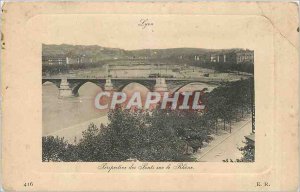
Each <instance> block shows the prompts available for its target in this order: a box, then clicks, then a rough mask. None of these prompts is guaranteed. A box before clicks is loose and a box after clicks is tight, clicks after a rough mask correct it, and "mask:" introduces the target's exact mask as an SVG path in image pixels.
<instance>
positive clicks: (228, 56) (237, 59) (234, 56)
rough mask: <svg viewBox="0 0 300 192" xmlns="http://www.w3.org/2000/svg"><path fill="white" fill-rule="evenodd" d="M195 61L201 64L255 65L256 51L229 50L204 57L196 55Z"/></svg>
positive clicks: (204, 55)
mask: <svg viewBox="0 0 300 192" xmlns="http://www.w3.org/2000/svg"><path fill="white" fill-rule="evenodd" d="M194 61H197V62H199V63H227V64H243V63H249V64H254V51H252V50H248V49H246V50H228V51H220V52H214V53H207V54H203V55H194Z"/></svg>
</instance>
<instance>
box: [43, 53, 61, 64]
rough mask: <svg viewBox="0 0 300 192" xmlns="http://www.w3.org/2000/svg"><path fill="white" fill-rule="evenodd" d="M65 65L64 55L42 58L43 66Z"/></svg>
mask: <svg viewBox="0 0 300 192" xmlns="http://www.w3.org/2000/svg"><path fill="white" fill-rule="evenodd" d="M66 63H67V57H66V56H64V55H54V56H53V55H47V56H44V55H43V56H42V64H43V65H63V64H66Z"/></svg>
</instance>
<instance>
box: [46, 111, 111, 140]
mask: <svg viewBox="0 0 300 192" xmlns="http://www.w3.org/2000/svg"><path fill="white" fill-rule="evenodd" d="M91 123H93V124H95V125H97V127H100V125H101V124H103V125H107V124H108V117H107V115H106V116H102V117H100V118H95V119H91V120H88V121H85V122H83V123H80V124H77V125H73V126H70V127H66V128H64V129H61V130H58V131H55V132H52V133H49V134H46V135H43V136H54V137H56V136H58V137H64V139H65V140H66V141H68V143H70V144H74V143H76V142H78V141H79V140H80V139H81V138H82V132H83V131H85V130H86V129H87V128H88V127H89V125H90V124H91Z"/></svg>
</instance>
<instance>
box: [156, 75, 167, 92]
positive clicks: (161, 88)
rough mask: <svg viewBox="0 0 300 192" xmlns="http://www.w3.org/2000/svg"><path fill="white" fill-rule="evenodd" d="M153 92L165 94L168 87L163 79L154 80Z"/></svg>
mask: <svg viewBox="0 0 300 192" xmlns="http://www.w3.org/2000/svg"><path fill="white" fill-rule="evenodd" d="M154 91H157V92H167V91H168V86H167V84H166V80H165V78H156V84H155V86H154Z"/></svg>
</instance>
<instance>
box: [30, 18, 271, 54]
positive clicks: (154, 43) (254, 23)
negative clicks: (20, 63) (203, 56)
mask: <svg viewBox="0 0 300 192" xmlns="http://www.w3.org/2000/svg"><path fill="white" fill-rule="evenodd" d="M143 20H146V23H148V26H146V27H143V26H141V23H142V21H143ZM28 27H29V28H30V30H31V32H32V31H33V30H32V29H34V31H35V32H36V33H32V35H33V36H34V38H35V40H36V41H40V42H41V43H44V44H72V45H99V46H103V47H111V48H122V49H126V50H135V49H164V48H176V47H192V48H208V49H227V48H245V49H246V48H248V49H252V50H254V49H255V47H256V46H257V45H258V44H259V43H262V42H263V41H264V39H265V38H266V36H267V35H270V33H268V32H269V30H271V29H270V26H269V24H268V23H267V22H266V20H265V19H263V18H262V17H257V16H234V15H232V16H228V15H227V16H222V15H221V16H220V15H219V16H216V15H125V14H123V15H122V14H114V15H111V14H98V15H96V14H95V15H93V14H91V15H81V14H73V15H40V16H36V17H34V18H32V19H31V20H30V21H29V22H28ZM262 29H266V30H262ZM268 38H271V37H268Z"/></svg>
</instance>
